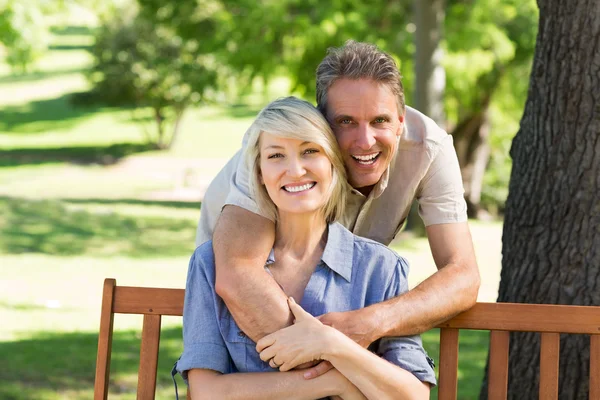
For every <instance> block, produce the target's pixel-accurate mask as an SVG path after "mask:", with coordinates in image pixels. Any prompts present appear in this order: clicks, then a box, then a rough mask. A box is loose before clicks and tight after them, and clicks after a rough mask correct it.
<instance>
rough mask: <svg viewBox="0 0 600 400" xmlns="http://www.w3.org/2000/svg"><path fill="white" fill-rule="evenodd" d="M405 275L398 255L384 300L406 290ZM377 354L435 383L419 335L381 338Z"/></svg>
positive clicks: (403, 262) (426, 380)
mask: <svg viewBox="0 0 600 400" xmlns="http://www.w3.org/2000/svg"><path fill="white" fill-rule="evenodd" d="M407 276H408V263H407V262H406V260H405V259H404V258H402V257H399V258H398V263H397V265H396V268H395V270H394V272H393V273H392V276H391V279H390V280H389V285H388V287H387V290H386V293H385V297H386V300H387V299H391V298H393V297H396V296H398V295H400V294H402V293H404V292H407V291H408V280H407ZM377 354H378V355H379V356H380V357H382V358H384V359H386V360H388V361H389V362H391V363H392V364H395V365H397V366H399V367H400V368H402V369H405V370H406V371H408V372H410V373H412V374H413V375H414V376H416V377H417V379H419V380H420V381H421V382H428V383H430V384H432V385H435V384H436V380H435V372H434V370H433V367H434V365H433V360H432V359H431V358H430V357H429V356H428V355H427V353H426V352H425V349H423V343H422V341H421V336H420V335H413V336H403V337H400V336H393V337H384V338H381V340H380V342H379V346H378V348H377Z"/></svg>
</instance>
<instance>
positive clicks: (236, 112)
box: [204, 99, 275, 120]
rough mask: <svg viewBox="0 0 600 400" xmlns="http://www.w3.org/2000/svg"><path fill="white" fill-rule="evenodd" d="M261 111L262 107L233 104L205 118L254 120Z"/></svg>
mask: <svg viewBox="0 0 600 400" xmlns="http://www.w3.org/2000/svg"><path fill="white" fill-rule="evenodd" d="M273 100H275V99H273ZM261 109H262V107H255V106H251V105H247V104H232V105H229V106H224V107H221V108H220V109H219V111H218V112H216V113H214V114H212V115H210V116H208V117H204V119H205V120H218V119H222V118H254V117H256V116H257V115H258V113H259V112H260V110H261Z"/></svg>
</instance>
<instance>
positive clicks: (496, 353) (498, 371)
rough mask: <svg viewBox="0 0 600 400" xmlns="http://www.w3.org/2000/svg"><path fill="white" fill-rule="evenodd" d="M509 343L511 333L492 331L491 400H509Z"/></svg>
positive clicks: (489, 383)
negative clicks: (507, 399)
mask: <svg viewBox="0 0 600 400" xmlns="http://www.w3.org/2000/svg"><path fill="white" fill-rule="evenodd" d="M509 343H510V332H507V331H492V332H491V333H490V366H489V373H488V399H489V400H506V398H507V395H508V346H509Z"/></svg>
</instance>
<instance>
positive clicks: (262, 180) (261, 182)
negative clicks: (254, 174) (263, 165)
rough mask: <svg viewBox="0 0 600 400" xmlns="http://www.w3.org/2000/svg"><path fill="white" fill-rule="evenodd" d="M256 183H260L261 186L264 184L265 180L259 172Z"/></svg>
mask: <svg viewBox="0 0 600 400" xmlns="http://www.w3.org/2000/svg"><path fill="white" fill-rule="evenodd" d="M258 181H259V182H260V184H261V185H264V184H265V180H264V179H263V177H262V173H261V172H260V170H258Z"/></svg>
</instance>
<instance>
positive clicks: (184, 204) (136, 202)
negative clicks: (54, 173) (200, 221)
mask: <svg viewBox="0 0 600 400" xmlns="http://www.w3.org/2000/svg"><path fill="white" fill-rule="evenodd" d="M0 199H1V198H0ZM61 201H63V202H65V203H70V204H111V205H115V206H118V205H129V206H161V207H169V208H177V209H182V208H187V209H193V210H200V202H198V201H168V200H167V201H161V200H140V199H64V200H61Z"/></svg>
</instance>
